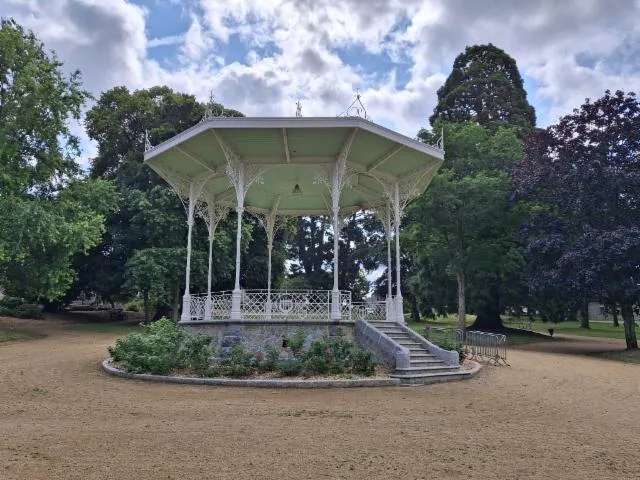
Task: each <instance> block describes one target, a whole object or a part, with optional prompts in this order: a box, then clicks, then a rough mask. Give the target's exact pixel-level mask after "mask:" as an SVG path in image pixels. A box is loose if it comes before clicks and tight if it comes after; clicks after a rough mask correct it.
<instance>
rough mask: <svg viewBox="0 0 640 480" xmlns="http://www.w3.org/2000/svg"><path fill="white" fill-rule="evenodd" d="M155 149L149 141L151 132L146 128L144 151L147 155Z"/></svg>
mask: <svg viewBox="0 0 640 480" xmlns="http://www.w3.org/2000/svg"><path fill="white" fill-rule="evenodd" d="M152 148H153V145H151V141H150V140H149V131H148V130H147V129H146V128H145V130H144V151H145V153H146V152H148V151H149V150H151V149H152Z"/></svg>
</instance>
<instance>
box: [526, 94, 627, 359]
mask: <svg viewBox="0 0 640 480" xmlns="http://www.w3.org/2000/svg"><path fill="white" fill-rule="evenodd" d="M526 145H527V148H526V155H525V158H524V160H523V161H522V163H521V164H520V165H519V168H518V171H517V175H516V180H517V183H516V184H517V187H518V188H517V194H518V195H519V196H520V197H524V198H529V199H532V200H533V201H535V202H537V204H538V205H539V208H538V209H537V210H536V211H535V213H534V214H533V215H532V216H531V218H530V219H529V220H528V222H527V223H526V224H525V225H524V227H523V232H522V233H523V236H524V237H525V238H526V240H527V245H528V247H529V250H530V252H531V253H532V256H533V265H534V267H535V273H536V275H532V277H531V285H532V287H533V288H534V289H536V290H538V291H543V292H548V291H549V290H552V289H558V290H559V291H561V292H569V293H571V294H573V295H574V296H576V295H578V296H582V297H586V298H589V299H601V300H604V301H606V302H608V303H614V304H619V305H621V311H622V316H623V320H624V322H625V334H626V339H627V347H628V348H637V347H638V344H637V339H636V335H635V328H634V319H633V305H634V304H636V303H637V301H638V297H639V296H640V283H639V282H638V272H639V271H640V235H639V234H640V227H639V225H640V193H639V192H640V175H639V172H640V103H639V102H638V100H637V98H636V96H635V95H634V94H632V93H629V94H625V93H623V92H621V91H617V92H615V93H613V94H612V93H611V92H609V91H607V92H606V93H605V95H604V96H603V97H602V98H600V99H598V100H596V101H590V100H587V101H586V102H585V103H584V104H583V105H582V106H581V107H580V108H579V109H576V110H574V112H573V113H572V114H570V115H567V116H565V117H563V118H561V119H560V121H559V122H558V123H557V124H555V125H552V126H550V127H549V128H547V129H546V130H543V131H538V132H536V133H535V134H532V135H530V136H529V138H528V139H527V143H526Z"/></svg>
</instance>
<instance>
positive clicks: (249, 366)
mask: <svg viewBox="0 0 640 480" xmlns="http://www.w3.org/2000/svg"><path fill="white" fill-rule="evenodd" d="M254 361H255V354H254V353H253V352H249V351H247V350H245V349H244V347H243V346H242V344H238V345H236V346H235V347H233V348H232V349H231V352H230V353H229V356H228V357H227V358H225V359H224V360H222V361H221V362H220V365H221V366H222V373H223V375H225V376H228V377H246V376H248V375H250V374H251V373H252V372H253V368H254V365H255V362H254Z"/></svg>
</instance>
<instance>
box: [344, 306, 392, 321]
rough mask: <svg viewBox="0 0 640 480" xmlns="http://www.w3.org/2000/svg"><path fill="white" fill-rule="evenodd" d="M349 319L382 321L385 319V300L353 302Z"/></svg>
mask: <svg viewBox="0 0 640 480" xmlns="http://www.w3.org/2000/svg"><path fill="white" fill-rule="evenodd" d="M351 319H352V320H353V321H356V320H366V321H367V322H384V321H385V320H386V319H387V302H353V303H352V304H351Z"/></svg>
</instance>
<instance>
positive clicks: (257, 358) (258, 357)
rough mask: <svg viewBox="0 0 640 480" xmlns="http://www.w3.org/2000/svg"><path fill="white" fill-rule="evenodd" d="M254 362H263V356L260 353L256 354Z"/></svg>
mask: <svg viewBox="0 0 640 480" xmlns="http://www.w3.org/2000/svg"><path fill="white" fill-rule="evenodd" d="M256 360H257V361H259V362H261V361H263V360H264V355H263V354H262V353H258V354H257V355H256Z"/></svg>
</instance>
